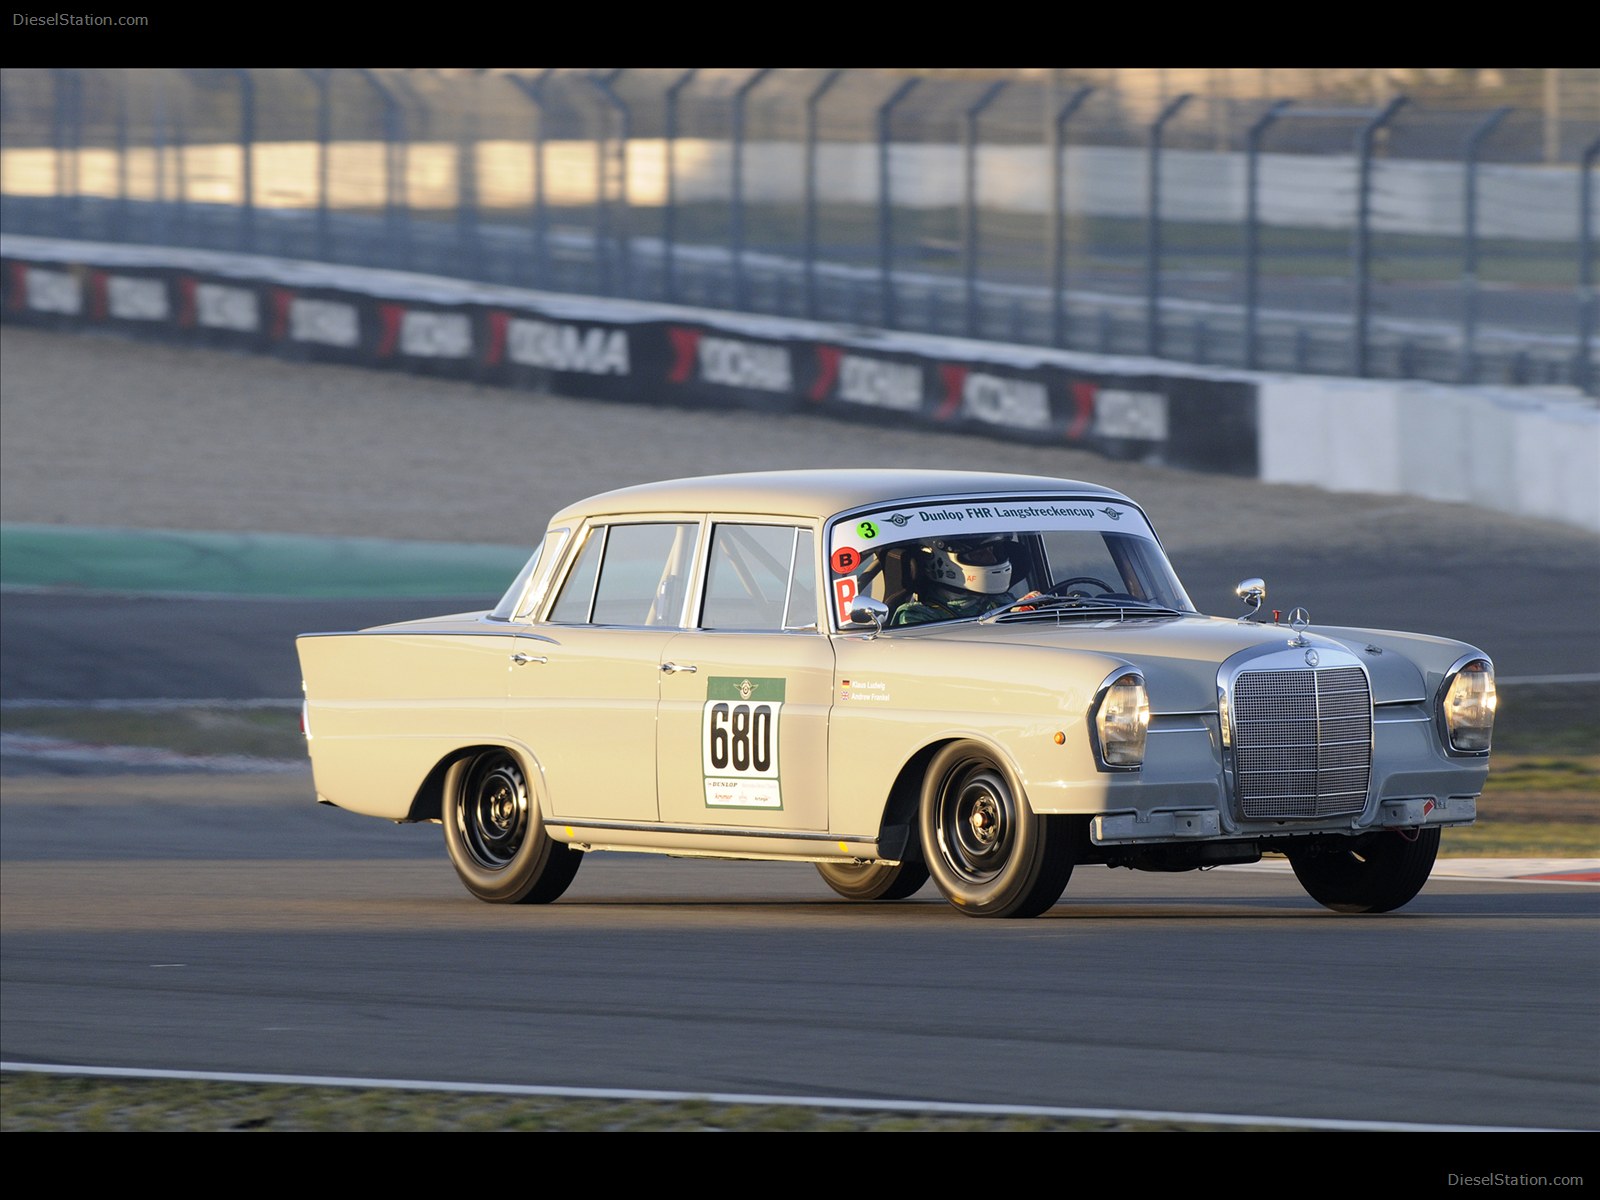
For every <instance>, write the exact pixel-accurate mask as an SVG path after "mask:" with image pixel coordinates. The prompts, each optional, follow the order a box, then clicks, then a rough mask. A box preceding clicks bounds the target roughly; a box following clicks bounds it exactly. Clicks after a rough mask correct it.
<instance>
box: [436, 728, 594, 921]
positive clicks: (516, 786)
mask: <svg viewBox="0 0 1600 1200" xmlns="http://www.w3.org/2000/svg"><path fill="white" fill-rule="evenodd" d="M443 816H444V843H445V847H446V849H448V850H449V852H450V863H451V865H452V866H454V867H455V869H456V874H457V875H458V876H460V877H461V882H462V883H464V884H466V886H467V891H469V892H471V893H472V894H473V895H474V896H476V897H477V898H478V899H480V900H486V901H488V902H489V903H491V904H548V903H550V901H552V900H554V899H556V898H557V897H558V896H560V895H561V893H562V892H564V891H566V890H567V885H568V884H570V883H571V882H572V877H573V876H574V875H576V874H577V873H578V867H579V866H581V865H582V863H583V853H582V852H581V851H578V850H574V849H572V847H570V846H566V845H563V844H562V843H560V842H557V841H555V840H554V839H552V838H551V837H550V835H549V834H548V833H546V832H545V828H544V822H543V821H542V820H541V819H540V817H539V806H538V804H537V803H535V802H534V800H533V799H532V797H530V796H529V795H528V781H527V779H526V777H525V776H524V775H523V773H522V767H521V766H520V765H519V764H518V762H517V760H516V759H515V758H513V757H512V756H511V755H510V754H508V753H507V752H506V751H504V750H490V751H486V752H485V753H482V754H479V755H477V756H475V757H472V758H467V759H463V760H462V761H461V762H458V763H456V764H455V765H454V766H453V767H451V768H450V771H449V773H448V774H447V775H446V776H445V784H444V814H443Z"/></svg>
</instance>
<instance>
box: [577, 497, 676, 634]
mask: <svg viewBox="0 0 1600 1200" xmlns="http://www.w3.org/2000/svg"><path fill="white" fill-rule="evenodd" d="M697 532H698V526H695V525H691V524H675V523H666V522H662V523H659V524H640V525H610V526H603V527H599V528H595V529H591V530H590V531H589V540H588V542H586V543H585V544H584V547H583V552H582V554H580V555H579V557H578V561H577V562H576V563H575V564H573V568H572V571H571V572H570V573H569V574H568V576H567V582H566V584H565V586H563V587H562V589H561V596H560V598H559V599H558V600H557V601H556V604H555V608H554V609H552V610H551V613H550V619H551V621H553V622H556V623H558V624H568V625H583V624H589V625H673V626H676V625H678V624H679V623H680V622H681V621H682V618H683V602H684V596H685V585H686V584H687V582H688V572H689V564H690V563H691V562H692V561H693V558H694V543H695V535H696V533H697Z"/></svg>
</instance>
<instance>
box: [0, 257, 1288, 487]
mask: <svg viewBox="0 0 1600 1200" xmlns="http://www.w3.org/2000/svg"><path fill="white" fill-rule="evenodd" d="M61 245H64V246H65V245H68V244H66V243H61ZM87 249H92V248H86V250H87ZM41 257H43V256H41ZM92 258H93V256H92V255H90V254H88V253H87V252H86V253H85V255H84V259H85V261H76V260H73V259H72V258H70V257H67V258H64V259H63V258H60V257H57V256H52V257H51V259H50V260H47V261H30V260H29V259H26V258H19V257H16V256H12V255H8V256H7V257H6V259H5V260H4V262H3V263H0V287H3V296H0V308H3V312H4V315H5V316H6V318H7V319H17V320H33V321H38V322H41V323H71V322H73V321H104V322H108V323H116V324H118V325H119V326H121V327H122V328H125V329H128V330H134V329H138V330H142V331H146V332H149V333H165V334H167V335H169V336H176V337H182V338H188V339H192V340H195V341H214V340H226V341H232V342H236V343H251V342H256V343H259V344H260V345H261V346H262V347H263V348H270V349H272V350H273V351H274V352H276V353H280V354H286V355H290V356H293V357H303V358H313V359H332V360H337V361H345V362H351V361H355V362H361V361H365V362H369V363H371V364H373V365H374V366H377V365H395V366H400V367H403V368H404V369H406V370H411V371H416V372H423V373H430V374H448V375H452V376H457V377H468V378H480V379H484V380H486V381H493V382H499V383H503V384H508V385H510V386H520V387H538V388H547V389H549V390H551V391H554V392H557V393H559V394H561V395H567V396H572V397H576V398H603V399H617V400H624V401H631V402H636V403H658V404H659V403H680V404H694V405H701V404H704V405H730V404H732V405H739V406H751V407H758V408H765V409H771V410H776V411H789V410H792V409H794V408H797V407H802V406H803V407H808V408H812V409H815V410H819V411H826V412H828V413H830V414H833V415H837V416H848V417H850V418H852V419H856V420H862V421H869V422H873V423H876V424H883V425H886V426H890V427H893V426H902V427H903V426H907V425H915V426H921V427H932V428H946V429H952V430H959V431H961V432H963V433H969V434H979V435H982V436H986V437H999V438H1006V439H1013V440H1018V441H1025V442H1028V443H1030V444H1038V445H1052V444H1053V445H1068V446H1077V447H1081V448H1084V449H1091V450H1095V451H1098V452H1099V453H1102V454H1104V455H1106V456H1108V457H1111V458H1116V459H1132V460H1138V461H1148V462H1161V463H1168V464H1171V465H1175V466H1183V467H1188V468H1192V469H1198V470H1205V471H1221V472H1227V473H1232V474H1245V475H1253V474H1255V473H1256V471H1257V442H1258V436H1257V426H1256V404H1257V392H1258V387H1259V385H1258V383H1257V382H1256V381H1255V380H1254V379H1252V378H1249V377H1245V376H1240V377H1236V378H1229V377H1228V376H1227V373H1226V372H1207V373H1204V374H1203V375H1198V376H1196V377H1186V376H1185V375H1183V374H1181V373H1179V372H1173V373H1171V374H1168V373H1166V372H1165V371H1162V372H1161V373H1155V372H1146V373H1136V372H1131V371H1126V370H1123V371H1116V372H1113V371H1109V370H1108V371H1100V370H1095V369H1093V360H1092V359H1091V358H1090V357H1089V356H1085V355H1077V354H1072V355H1067V354H1058V353H1056V352H1053V351H1050V350H1044V349H1038V350H1030V349H1029V348H1026V347H1010V348H1006V349H1005V350H1001V349H999V348H996V350H995V352H994V353H993V354H992V355H990V354H985V353H984V352H983V349H982V347H980V346H978V345H976V344H973V343H962V342H954V341H944V340H942V339H936V338H928V337H925V336H916V337H911V336H907V337H906V338H905V339H904V341H903V342H901V341H898V340H897V335H896V334H894V333H892V332H884V333H882V334H881V335H878V336H875V337H872V338H853V339H852V338H850V337H849V336H848V335H845V334H844V333H843V332H842V331H840V333H839V336H840V339H841V340H836V341H835V340H825V339H823V338H819V337H818V336H817V333H818V329H819V327H818V326H817V325H815V324H812V323H800V322H787V321H784V320H782V319H780V318H753V317H746V316H741V315H739V314H731V313H730V314H726V321H725V323H724V322H723V321H721V320H720V319H719V316H718V315H717V314H703V315H702V314H696V315H695V316H693V317H691V318H690V319H687V320H686V319H684V318H683V317H680V316H679V315H678V313H679V311H683V312H684V314H685V315H686V316H687V315H688V313H687V310H672V309H668V308H666V307H663V306H654V311H651V312H648V313H646V312H640V311H637V310H638V309H639V307H640V306H637V305H635V306H629V305H627V304H620V305H619V306H618V307H617V313H618V316H619V319H618V320H614V321H613V320H610V319H608V317H609V313H610V310H609V308H608V306H607V302H604V301H597V300H595V299H593V298H588V297H578V298H573V301H572V303H571V305H570V306H569V305H567V304H565V303H564V300H563V298H562V297H558V296H543V295H538V294H535V293H529V302H528V304H527V305H526V306H523V305H521V304H519V303H516V302H513V303H510V304H507V303H505V302H504V301H500V300H498V298H497V299H496V300H495V301H489V302H485V301H483V300H480V299H478V298H476V297H472V296H470V295H467V294H463V296H462V298H461V300H460V302H459V303H456V304H452V303H451V301H450V300H449V299H447V298H438V299H435V298H432V297H430V298H428V299H423V298H422V297H421V296H420V295H418V296H413V295H411V294H410V293H409V292H406V291H401V290H400V288H399V287H398V285H397V286H396V289H395V290H394V291H379V290H378V286H377V282H376V281H372V282H369V283H368V284H367V285H366V286H364V287H362V289H361V290H359V291H358V290H354V288H352V289H350V290H345V289H342V288H341V287H339V286H337V284H334V285H332V286H330V285H328V284H319V285H318V286H315V287H310V286H305V285H303V284H301V283H299V282H295V281H291V280H290V279H288V278H287V277H286V276H285V275H284V274H283V273H281V272H274V271H273V270H271V269H270V267H268V268H259V269H258V270H259V273H258V275H256V276H255V277H252V276H251V275H250V274H249V263H248V262H247V261H246V260H241V266H240V270H239V273H238V274H233V273H230V275H229V276H227V277H219V276H217V275H216V274H214V273H210V272H209V271H208V269H207V268H205V267H200V266H188V265H180V264H181V263H182V258H181V256H179V255H175V256H174V262H173V265H172V267H171V268H170V269H163V268H162V267H161V266H160V265H159V263H152V264H150V265H148V266H146V265H144V264H142V263H141V265H140V266H139V267H137V268H127V267H123V266H120V265H108V264H107V263H105V262H95V261H92ZM116 261H117V260H116V259H114V258H113V259H110V260H109V262H110V264H115V263H116ZM250 261H252V262H253V261H255V260H250ZM328 271H329V272H330V278H331V277H332V275H336V274H337V271H336V269H334V268H329V269H328ZM350 275H351V277H352V279H353V280H356V281H358V282H359V281H361V280H364V279H365V278H366V276H365V275H364V274H363V273H362V272H360V271H357V270H352V271H351V272H350ZM462 286H464V287H468V286H470V285H462ZM646 307H651V306H646ZM623 316H627V317H629V318H631V319H627V320H623V319H620V318H621V317H623ZM791 334H792V336H791ZM851 340H854V341H857V342H859V343H861V344H854V345H853V344H850V341H851ZM968 349H971V350H972V351H974V353H973V355H972V356H971V357H961V356H960V354H961V353H963V352H965V351H966V350H968ZM1011 355H1014V357H1008V356H1011ZM1080 364H1084V365H1080ZM1152 365H1155V364H1152Z"/></svg>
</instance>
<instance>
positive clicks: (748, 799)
mask: <svg viewBox="0 0 1600 1200" xmlns="http://www.w3.org/2000/svg"><path fill="white" fill-rule="evenodd" d="M783 699H784V681H783V680H782V679H770V678H765V677H759V676H754V675H748V676H746V675H713V676H711V677H710V678H709V679H707V680H706V704H705V712H704V716H703V718H702V720H701V725H700V752H701V764H702V770H703V772H704V774H705V788H706V807H707V808H762V809H774V810H775V809H781V808H782V807H783V795H782V792H781V791H780V789H779V783H778V720H779V717H780V716H781V715H782V713H783Z"/></svg>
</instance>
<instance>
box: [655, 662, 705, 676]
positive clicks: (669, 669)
mask: <svg viewBox="0 0 1600 1200" xmlns="http://www.w3.org/2000/svg"><path fill="white" fill-rule="evenodd" d="M661 669H662V670H663V671H665V672H666V673H667V674H668V675H676V674H677V673H678V672H679V671H684V672H687V673H688V674H690V675H693V674H694V673H695V672H696V671H698V670H699V669H700V668H699V667H696V666H691V665H690V664H688V663H675V662H664V663H662V664H661Z"/></svg>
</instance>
